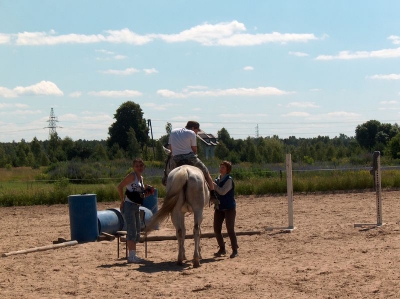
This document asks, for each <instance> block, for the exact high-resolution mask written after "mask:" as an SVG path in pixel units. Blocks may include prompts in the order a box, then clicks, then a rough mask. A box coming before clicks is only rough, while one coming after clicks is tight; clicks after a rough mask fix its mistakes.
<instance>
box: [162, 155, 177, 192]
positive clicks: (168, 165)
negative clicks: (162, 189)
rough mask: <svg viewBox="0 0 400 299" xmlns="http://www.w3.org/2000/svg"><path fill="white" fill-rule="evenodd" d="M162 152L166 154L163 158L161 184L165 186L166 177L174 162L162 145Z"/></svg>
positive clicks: (173, 166)
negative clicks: (163, 165)
mask: <svg viewBox="0 0 400 299" xmlns="http://www.w3.org/2000/svg"><path fill="white" fill-rule="evenodd" d="M163 149H164V152H165V153H166V154H167V159H166V160H165V168H164V175H163V178H162V184H163V185H164V186H165V185H166V184H167V177H168V175H169V173H170V172H171V170H172V169H174V168H175V162H174V159H173V158H172V153H171V151H170V150H169V149H167V148H165V147H163Z"/></svg>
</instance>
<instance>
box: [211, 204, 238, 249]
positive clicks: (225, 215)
mask: <svg viewBox="0 0 400 299" xmlns="http://www.w3.org/2000/svg"><path fill="white" fill-rule="evenodd" d="M235 219H236V209H230V210H223V211H220V210H215V211H214V225H213V226H214V233H215V237H216V239H217V242H218V246H219V248H225V242H224V238H223V236H222V223H223V222H224V220H225V225H226V230H227V232H228V236H229V239H230V240H231V247H232V250H235V249H238V248H239V246H238V244H237V238H236V233H235Z"/></svg>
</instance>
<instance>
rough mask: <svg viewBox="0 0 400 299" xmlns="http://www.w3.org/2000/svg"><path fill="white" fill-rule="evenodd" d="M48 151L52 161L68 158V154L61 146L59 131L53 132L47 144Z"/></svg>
mask: <svg viewBox="0 0 400 299" xmlns="http://www.w3.org/2000/svg"><path fill="white" fill-rule="evenodd" d="M47 153H48V156H49V159H50V162H58V161H65V160H67V156H66V154H65V152H64V151H63V149H62V147H61V138H60V137H58V134H57V132H56V133H53V134H51V136H50V140H49V142H48V144H47Z"/></svg>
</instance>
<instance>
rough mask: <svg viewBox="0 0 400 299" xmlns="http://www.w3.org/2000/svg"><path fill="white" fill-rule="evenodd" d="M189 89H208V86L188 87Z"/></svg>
mask: <svg viewBox="0 0 400 299" xmlns="http://www.w3.org/2000/svg"><path fill="white" fill-rule="evenodd" d="M187 89H208V86H204V85H188V86H187Z"/></svg>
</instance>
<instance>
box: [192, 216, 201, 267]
mask: <svg viewBox="0 0 400 299" xmlns="http://www.w3.org/2000/svg"><path fill="white" fill-rule="evenodd" d="M193 238H194V254H193V268H198V267H200V259H201V254H200V224H198V223H196V224H195V225H194V227H193Z"/></svg>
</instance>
